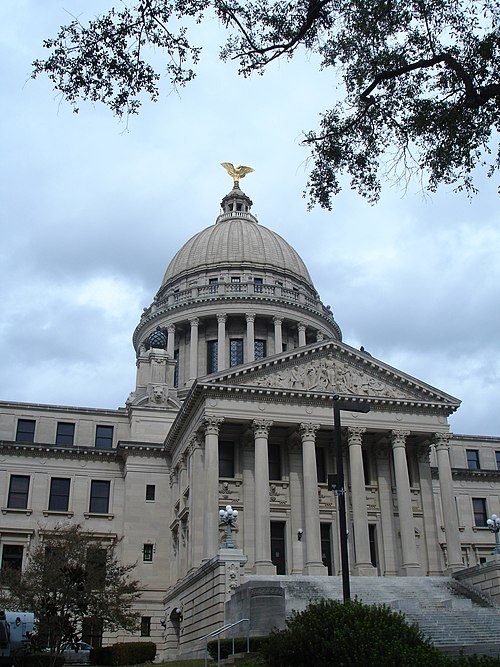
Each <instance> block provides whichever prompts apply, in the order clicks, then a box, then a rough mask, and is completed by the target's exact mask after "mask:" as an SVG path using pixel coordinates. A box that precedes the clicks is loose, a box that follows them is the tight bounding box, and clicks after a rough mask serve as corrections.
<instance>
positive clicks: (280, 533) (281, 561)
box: [271, 521, 286, 574]
mask: <svg viewBox="0 0 500 667" xmlns="http://www.w3.org/2000/svg"><path fill="white" fill-rule="evenodd" d="M285 525H286V524H285V522H284V521H271V560H272V562H273V565H275V566H276V574H286V550H285V545H286V543H285Z"/></svg>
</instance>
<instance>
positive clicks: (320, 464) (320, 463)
mask: <svg viewBox="0 0 500 667" xmlns="http://www.w3.org/2000/svg"><path fill="white" fill-rule="evenodd" d="M316 473H317V475H318V482H326V465H325V449H324V447H316Z"/></svg>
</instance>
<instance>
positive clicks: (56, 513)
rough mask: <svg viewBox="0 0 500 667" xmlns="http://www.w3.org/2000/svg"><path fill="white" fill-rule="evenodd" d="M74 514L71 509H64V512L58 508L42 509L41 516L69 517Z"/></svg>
mask: <svg viewBox="0 0 500 667" xmlns="http://www.w3.org/2000/svg"><path fill="white" fill-rule="evenodd" d="M74 514H75V513H74V512H71V510H66V512H62V511H60V510H43V516H67V517H68V519H71V518H72V517H73V516H74Z"/></svg>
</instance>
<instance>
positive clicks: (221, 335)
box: [217, 313, 227, 371]
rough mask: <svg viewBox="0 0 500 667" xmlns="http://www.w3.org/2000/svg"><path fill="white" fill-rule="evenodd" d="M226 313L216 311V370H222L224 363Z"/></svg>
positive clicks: (224, 366)
mask: <svg viewBox="0 0 500 667" xmlns="http://www.w3.org/2000/svg"><path fill="white" fill-rule="evenodd" d="M226 319H227V315H226V313H217V370H218V371H223V370H224V369H225V368H227V365H226Z"/></svg>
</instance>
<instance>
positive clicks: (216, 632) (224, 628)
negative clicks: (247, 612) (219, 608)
mask: <svg viewBox="0 0 500 667" xmlns="http://www.w3.org/2000/svg"><path fill="white" fill-rule="evenodd" d="M245 621H246V622H247V623H248V630H247V650H246V652H247V653H249V652H250V619H249V618H240V620H239V621H236V622H235V623H229V624H228V625H223V626H222V627H221V628H219V629H218V630H214V631H213V632H210V633H209V634H208V635H205V636H204V637H202V639H204V640H205V667H207V665H208V640H209V639H211V638H212V637H217V665H220V636H221V634H222V633H223V632H226V631H227V630H230V629H231V628H234V627H235V626H236V625H239V624H240V623H244V622H245ZM235 639H239V637H238V638H237V637H232V640H233V650H232V653H231V655H234V640H235Z"/></svg>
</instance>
